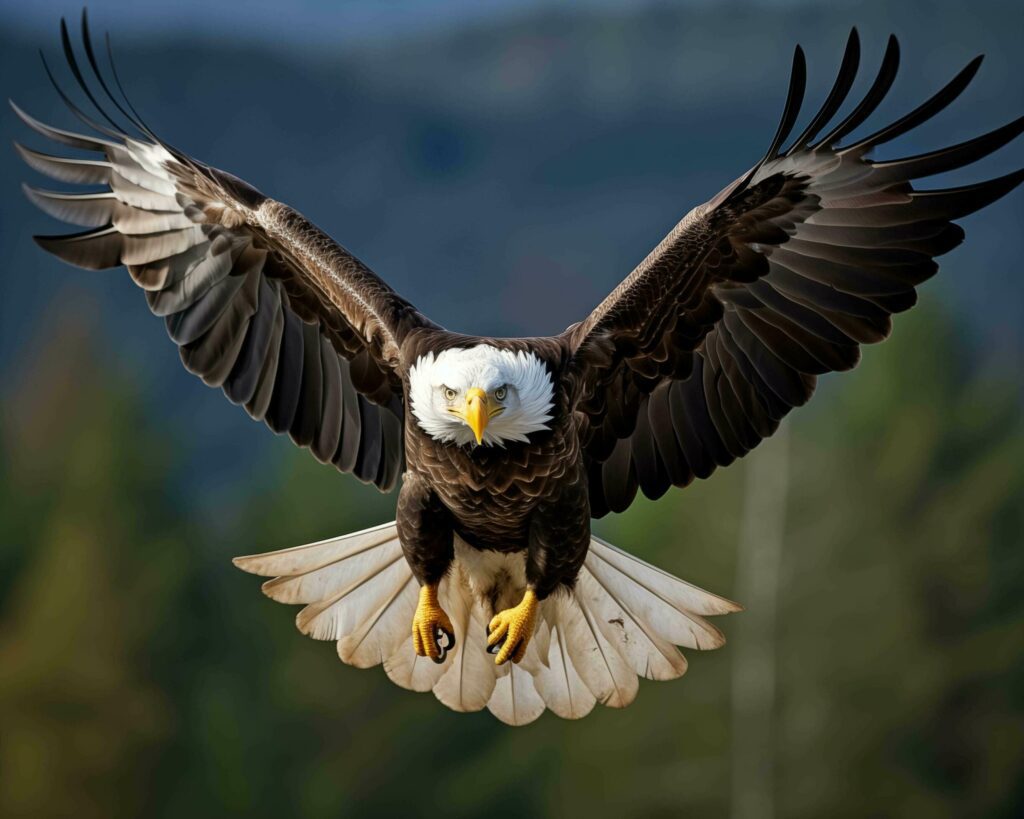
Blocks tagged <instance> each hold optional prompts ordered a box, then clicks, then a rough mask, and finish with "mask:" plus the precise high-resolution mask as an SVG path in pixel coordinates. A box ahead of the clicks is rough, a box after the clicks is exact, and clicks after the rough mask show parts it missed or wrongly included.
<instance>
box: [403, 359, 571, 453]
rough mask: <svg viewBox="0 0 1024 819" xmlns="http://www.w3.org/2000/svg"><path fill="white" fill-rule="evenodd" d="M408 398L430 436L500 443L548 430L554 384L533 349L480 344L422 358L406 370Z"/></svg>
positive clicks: (451, 440)
mask: <svg viewBox="0 0 1024 819" xmlns="http://www.w3.org/2000/svg"><path fill="white" fill-rule="evenodd" d="M409 402H410V404H411V406H412V413H413V415H414V416H415V417H416V422H417V423H418V424H419V426H420V428H421V429H422V430H423V431H424V432H426V433H427V434H428V435H429V436H430V437H432V438H433V439H434V440H437V441H443V442H445V443H452V444H456V445H459V446H461V445H464V444H470V445H475V446H480V445H486V446H494V445H498V446H504V445H505V442H507V441H527V440H529V439H528V438H527V436H528V435H529V434H530V433H531V432H539V431H541V430H546V429H550V427H549V426H548V422H549V421H550V420H551V408H552V407H553V406H554V384H553V383H552V380H551V373H550V372H548V368H547V367H546V366H545V364H544V362H543V361H542V360H541V359H540V358H538V357H537V356H536V355H534V354H533V353H531V352H523V351H519V352H514V351H512V350H501V349H499V348H497V347H494V346H492V345H490V344H478V345H476V346H475V347H468V348H466V347H454V348H452V349H448V350H442V351H441V352H440V353H437V354H434V353H433V352H430V353H427V354H425V355H422V356H420V357H419V358H418V359H417V360H416V363H415V364H414V365H413V366H412V369H411V370H410V371H409Z"/></svg>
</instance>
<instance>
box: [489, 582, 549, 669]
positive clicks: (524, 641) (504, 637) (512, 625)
mask: <svg viewBox="0 0 1024 819" xmlns="http://www.w3.org/2000/svg"><path fill="white" fill-rule="evenodd" d="M539 608H540V601H539V600H538V599H537V595H536V594H534V593H533V589H527V590H526V594H524V595H523V599H522V601H521V602H520V603H519V605H518V606H516V607H515V608H514V609H505V610H504V611H499V612H498V613H497V614H495V615H494V617H493V618H491V624H490V626H489V627H488V629H487V630H488V632H489V635H488V637H487V650H488V651H492V650H495V649H499V650H498V656H497V657H495V658H494V663H495V665H502V664H503V663H506V662H508V660H510V659H511V660H512V662H514V663H518V662H519V661H520V660H522V659H523V657H525V656H526V647H527V646H528V645H529V644H530V638H531V637H533V627H534V626H535V625H536V623H537V610H538V609H539Z"/></svg>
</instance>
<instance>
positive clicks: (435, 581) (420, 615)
mask: <svg viewBox="0 0 1024 819" xmlns="http://www.w3.org/2000/svg"><path fill="white" fill-rule="evenodd" d="M396 523H397V524H398V536H399V538H400V539H401V542H402V551H403V552H404V553H405V558H406V560H407V561H408V562H409V566H410V567H411V568H412V573H413V575H414V576H415V577H416V579H417V580H418V581H419V582H420V586H421V588H420V599H419V604H418V605H417V606H416V614H415V615H414V616H413V620H412V644H413V649H414V650H415V651H416V653H417V654H418V655H420V656H421V657H430V659H431V660H433V661H434V662H435V663H443V662H444V661H445V659H446V658H447V656H448V652H449V651H450V650H451V649H452V648H453V647H454V646H455V629H454V628H453V627H452V621H451V619H450V618H449V617H448V615H447V614H446V613H445V611H444V609H442V608H441V604H440V603H439V602H438V599H437V592H438V586H440V584H441V579H442V578H443V577H444V576H445V574H446V573H447V572H448V570H449V569H450V568H451V565H452V559H453V557H454V554H455V553H454V546H453V537H454V532H453V529H452V520H451V513H450V512H449V511H448V510H447V508H445V506H444V504H442V503H441V501H440V500H438V498H437V496H436V495H435V494H434V493H433V491H432V490H431V489H430V488H429V487H428V486H427V485H426V483H425V482H424V481H423V480H422V479H421V478H419V477H418V476H417V475H416V474H415V473H412V472H407V473H406V474H405V477H404V481H403V483H402V491H401V492H400V493H399V495H398V517H397V519H396Z"/></svg>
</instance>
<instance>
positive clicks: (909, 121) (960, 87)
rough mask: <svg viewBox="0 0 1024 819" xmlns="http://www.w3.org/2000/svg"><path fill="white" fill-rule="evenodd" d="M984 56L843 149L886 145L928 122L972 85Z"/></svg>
mask: <svg viewBox="0 0 1024 819" xmlns="http://www.w3.org/2000/svg"><path fill="white" fill-rule="evenodd" d="M983 58H984V55H978V56H977V57H975V58H974V59H973V60H971V61H970V62H969V63H968V64H967V65H966V66H964V67H963V68H962V69H961V70H960V71H959V72H958V73H957V75H956V76H955V77H953V79H951V80H950V81H949V82H948V83H946V84H945V85H944V86H943V87H942V88H940V89H939V90H938V91H937V92H935V94H933V95H932V96H931V97H929V98H928V99H927V100H925V101H924V102H923V103H921V105H919V106H918V107H917V108H915V109H914V110H913V111H911V112H910V113H909V114H906V115H904V116H902V117H900V118H899V119H898V120H896V122H894V123H892V124H890V125H887V126H885V127H884V128H881V129H879V130H878V131H875V133H873V134H871V135H870V136H866V137H864V138H863V139H861V140H858V141H857V142H855V143H854V144H852V145H849V146H847V147H846V148H844V149H843V151H844V152H847V151H858V150H860V151H866V150H871V149H872V148H875V147H877V146H878V145H884V144H885V143H886V142H891V141H892V140H894V139H896V138H897V137H899V136H902V135H903V134H905V133H906V132H907V131H910V130H911V129H913V128H916V127H917V126H919V125H921V124H922V123H924V122H927V121H928V120H930V119H931V118H932V117H934V116H935V115H936V114H938V113H939V112H940V111H942V110H943V109H944V108H946V107H948V106H949V105H950V104H951V103H952V102H953V101H954V100H956V98H957V97H959V96H960V95H961V94H962V93H963V92H964V90H965V89H966V88H967V86H968V85H970V83H971V80H973V79H974V77H975V75H976V74H977V73H978V69H979V68H980V67H981V62H982V59H983Z"/></svg>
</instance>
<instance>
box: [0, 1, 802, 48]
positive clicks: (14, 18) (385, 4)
mask: <svg viewBox="0 0 1024 819" xmlns="http://www.w3.org/2000/svg"><path fill="white" fill-rule="evenodd" d="M711 2H713V0H683V2H682V3H681V5H687V6H704V5H708V4H710V3H711ZM800 2H803V0H757V3H758V4H759V5H778V6H781V5H797V4H799V3H800ZM656 4H657V3H652V2H651V0H588V2H587V3H586V4H585V5H586V7H587V8H588V9H589V10H594V9H602V8H604V9H612V10H615V9H622V10H629V9H635V8H637V7H641V6H649V5H656ZM662 4H664V3H662ZM88 6H89V10H90V14H91V15H93V17H94V19H96V20H97V21H99V20H102V21H103V22H104V25H111V26H113V25H114V22H113V21H114V20H115V19H116V27H117V28H118V30H121V31H124V32H132V33H134V32H136V31H147V30H148V31H151V30H156V29H159V30H161V31H163V32H164V33H175V31H176V30H181V31H184V32H188V33H190V34H193V35H194V34H196V33H197V28H198V29H199V31H201V29H202V27H206V28H208V29H210V30H213V29H223V28H230V29H232V30H233V31H234V32H236V33H237V34H238V36H239V37H242V38H247V39H254V40H267V39H276V38H279V37H283V38H287V39H290V40H296V39H300V40H303V41H305V42H306V43H308V44H309V45H311V46H320V47H326V46H329V45H331V44H333V43H339V42H345V41H349V40H351V39H358V38H364V37H374V38H376V37H392V36H396V35H402V34H408V33H415V34H421V33H423V32H424V31H426V30H428V29H431V28H434V29H443V28H447V27H450V26H453V25H465V24H472V23H474V22H481V23H485V22H488V21H492V20H498V19H501V18H508V17H515V16H519V15H528V14H530V13H533V12H535V11H537V10H538V9H563V10H566V11H569V10H571V9H573V8H576V9H578V8H579V7H580V4H579V3H574V2H571V0H497V1H496V2H481V0H429V2H425V0H339V1H338V2H333V1H332V0H294V1H290V2H287V3H282V2H280V0H251V2H246V3H244V4H239V3H236V2H230V3H226V2H216V3H210V2H208V0H177V1H176V2H173V3H157V2H130V0H127V1H126V0H92V1H91V2H89V3H88ZM80 8H81V4H80V3H76V2H74V0H36V2H33V3H30V4H25V3H14V2H12V1H11V0H4V2H3V3H0V20H3V21H4V23H5V24H9V23H15V24H17V25H20V26H23V27H25V28H30V29H37V30H39V31H41V32H47V31H50V30H51V29H52V26H53V21H54V20H55V19H57V18H58V17H60V16H62V15H63V16H67V17H77V16H78V14H79V11H80ZM239 8H244V10H245V11H244V14H239V11H238V10H239Z"/></svg>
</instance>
